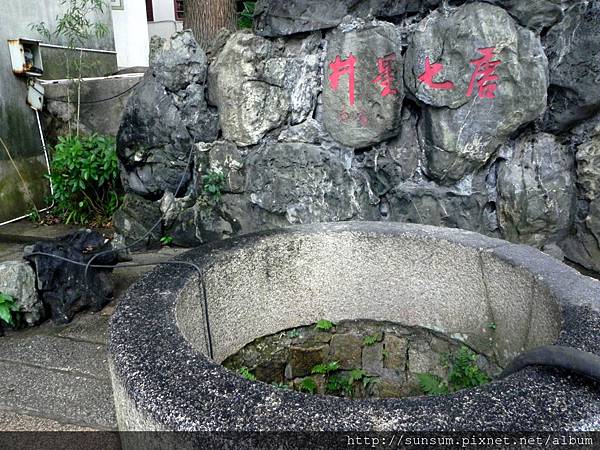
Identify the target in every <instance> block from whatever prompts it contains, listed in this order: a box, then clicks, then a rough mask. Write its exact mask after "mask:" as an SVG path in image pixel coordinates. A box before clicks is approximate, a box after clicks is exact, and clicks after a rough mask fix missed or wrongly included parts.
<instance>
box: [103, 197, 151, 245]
mask: <svg viewBox="0 0 600 450" xmlns="http://www.w3.org/2000/svg"><path fill="white" fill-rule="evenodd" d="M160 220H161V212H160V206H159V204H158V202H156V201H152V200H146V199H145V198H143V197H140V196H139V195H136V194H133V193H128V194H126V195H125V198H124V200H123V204H122V205H121V207H120V208H119V209H118V210H117V212H115V214H114V215H113V227H114V228H115V230H116V231H117V233H119V234H121V235H123V236H125V237H126V239H125V244H126V245H132V244H133V243H135V242H136V241H140V242H139V243H138V244H136V245H134V246H133V247H132V249H133V250H140V249H147V248H158V247H159V246H160V238H161V237H162V224H161V223H160ZM157 222H159V223H158V225H157Z"/></svg>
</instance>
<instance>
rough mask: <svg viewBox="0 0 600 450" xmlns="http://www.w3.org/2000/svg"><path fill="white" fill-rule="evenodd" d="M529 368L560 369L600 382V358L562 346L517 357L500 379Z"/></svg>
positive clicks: (533, 351)
mask: <svg viewBox="0 0 600 450" xmlns="http://www.w3.org/2000/svg"><path fill="white" fill-rule="evenodd" d="M529 366H547V367H559V368H561V369H565V370H568V371H569V372H573V373H577V374H579V375H583V376H584V377H588V378H591V379H592V380H596V381H600V356H597V355H595V354H593V353H589V352H584V351H582V350H577V349H576V348H573V347H562V346H560V345H548V346H545V347H538V348H534V349H533V350H530V351H528V352H525V353H523V354H521V355H519V356H517V357H516V358H515V359H513V360H512V362H511V363H510V364H509V365H508V366H507V367H506V368H505V369H504V370H503V371H502V373H501V374H500V378H505V377H507V376H509V375H512V374H513V373H515V372H518V371H520V370H523V369H524V368H526V367H529Z"/></svg>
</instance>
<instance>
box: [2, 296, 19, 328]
mask: <svg viewBox="0 0 600 450" xmlns="http://www.w3.org/2000/svg"><path fill="white" fill-rule="evenodd" d="M18 310H19V307H18V306H17V305H16V301H15V299H14V298H12V297H11V296H10V295H8V294H5V293H3V292H0V319H1V320H2V321H3V322H5V323H7V324H8V325H14V323H15V321H14V319H13V313H16V312H17V311H18Z"/></svg>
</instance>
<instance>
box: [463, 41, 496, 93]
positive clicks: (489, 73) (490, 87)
mask: <svg viewBox="0 0 600 450" xmlns="http://www.w3.org/2000/svg"><path fill="white" fill-rule="evenodd" d="M495 50H496V49H495V48H494V47H488V48H480V49H478V50H477V51H478V52H479V53H481V54H482V55H483V57H482V58H479V59H474V60H473V61H471V64H474V65H475V72H474V73H473V76H472V77H471V84H470V85H469V90H468V91H467V97H470V96H471V95H473V88H474V87H475V82H477V85H478V88H479V92H478V95H479V98H495V97H496V89H497V88H498V84H497V83H496V81H498V80H499V78H498V76H497V75H495V74H494V72H495V71H496V68H497V67H498V66H499V65H500V64H502V61H500V60H497V61H492V58H493V57H494V56H496V53H495V52H494V51H495Z"/></svg>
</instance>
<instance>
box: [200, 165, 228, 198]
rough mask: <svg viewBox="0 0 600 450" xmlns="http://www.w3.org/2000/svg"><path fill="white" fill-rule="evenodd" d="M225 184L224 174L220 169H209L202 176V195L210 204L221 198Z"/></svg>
mask: <svg viewBox="0 0 600 450" xmlns="http://www.w3.org/2000/svg"><path fill="white" fill-rule="evenodd" d="M224 186H225V175H224V174H223V171H222V170H220V169H210V170H208V171H207V172H206V173H205V174H204V175H203V176H202V197H203V198H204V200H205V203H207V204H208V205H210V206H214V205H215V204H217V203H218V202H219V201H220V200H221V196H222V192H221V191H222V189H223V187H224Z"/></svg>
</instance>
